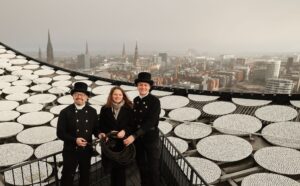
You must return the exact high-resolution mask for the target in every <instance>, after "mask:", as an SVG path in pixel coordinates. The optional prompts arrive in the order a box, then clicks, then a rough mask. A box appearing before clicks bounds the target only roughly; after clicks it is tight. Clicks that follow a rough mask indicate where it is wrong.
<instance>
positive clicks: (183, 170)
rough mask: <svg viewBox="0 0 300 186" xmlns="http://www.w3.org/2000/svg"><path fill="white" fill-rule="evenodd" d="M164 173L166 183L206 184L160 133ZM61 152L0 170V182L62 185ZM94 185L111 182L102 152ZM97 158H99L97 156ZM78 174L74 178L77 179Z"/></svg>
mask: <svg viewBox="0 0 300 186" xmlns="http://www.w3.org/2000/svg"><path fill="white" fill-rule="evenodd" d="M160 139H161V143H162V145H161V147H162V153H161V167H160V169H161V176H162V180H163V182H164V183H165V184H166V185H172V186H173V185H174V186H187V185H190V186H192V185H199V186H207V185H208V184H207V183H206V182H205V181H204V180H203V178H202V177H201V176H200V175H199V174H198V173H197V172H196V171H195V170H194V169H193V168H192V166H191V165H190V163H189V162H188V161H187V160H186V159H185V158H184V156H182V154H181V153H180V152H179V151H178V150H177V149H176V147H175V146H174V145H173V144H172V143H171V142H170V141H169V140H168V138H167V137H165V136H164V135H163V134H161V137H160ZM59 156H61V152H58V153H54V154H51V155H48V156H45V157H43V158H38V159H35V160H31V161H27V162H23V163H21V164H18V165H15V166H12V167H8V168H5V169H3V170H0V185H1V182H2V184H3V185H5V186H6V185H7V186H8V185H40V186H42V185H51V186H59V179H60V176H61V168H60V165H61V162H60V161H59ZM92 158H93V159H92V161H94V164H92V166H91V176H90V177H91V185H99V184H101V185H109V182H110V179H109V175H106V174H104V171H103V169H102V166H101V161H98V160H100V157H99V156H96V157H92ZM97 158H98V159H97ZM78 178H79V175H78V174H76V175H75V178H74V182H75V183H77V182H78Z"/></svg>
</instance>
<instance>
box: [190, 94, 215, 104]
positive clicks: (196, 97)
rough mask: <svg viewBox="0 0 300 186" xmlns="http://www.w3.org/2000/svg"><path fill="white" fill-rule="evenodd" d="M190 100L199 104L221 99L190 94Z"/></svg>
mask: <svg viewBox="0 0 300 186" xmlns="http://www.w3.org/2000/svg"><path fill="white" fill-rule="evenodd" d="M188 98H189V99H190V100H193V101H198V102H208V101H215V100H217V99H219V96H207V95H198V94H189V95H188Z"/></svg>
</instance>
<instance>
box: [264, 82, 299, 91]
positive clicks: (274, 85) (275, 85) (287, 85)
mask: <svg viewBox="0 0 300 186" xmlns="http://www.w3.org/2000/svg"><path fill="white" fill-rule="evenodd" d="M293 87H294V82H293V81H292V80H289V79H279V78H269V79H268V80H267V83H266V89H265V90H266V92H267V93H269V94H291V93H292V90H293Z"/></svg>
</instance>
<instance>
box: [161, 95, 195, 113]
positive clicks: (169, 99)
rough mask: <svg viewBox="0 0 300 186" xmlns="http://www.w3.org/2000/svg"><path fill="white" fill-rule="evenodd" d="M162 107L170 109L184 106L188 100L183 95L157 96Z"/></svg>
mask: <svg viewBox="0 0 300 186" xmlns="http://www.w3.org/2000/svg"><path fill="white" fill-rule="evenodd" d="M159 100H160V105H161V108H162V109H166V110H172V109H177V108H181V107H184V106H186V105H187V104H188V103H189V102H190V101H189V99H188V98H186V97H184V96H165V97H162V98H159Z"/></svg>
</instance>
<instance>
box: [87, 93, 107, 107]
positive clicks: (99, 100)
mask: <svg viewBox="0 0 300 186" xmlns="http://www.w3.org/2000/svg"><path fill="white" fill-rule="evenodd" d="M107 98H108V94H104V95H98V96H93V97H91V98H90V99H89V103H90V104H93V105H105V104H106V102H107Z"/></svg>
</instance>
